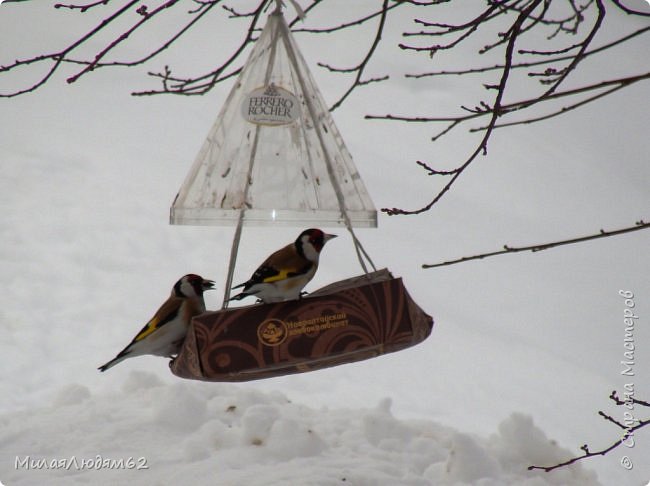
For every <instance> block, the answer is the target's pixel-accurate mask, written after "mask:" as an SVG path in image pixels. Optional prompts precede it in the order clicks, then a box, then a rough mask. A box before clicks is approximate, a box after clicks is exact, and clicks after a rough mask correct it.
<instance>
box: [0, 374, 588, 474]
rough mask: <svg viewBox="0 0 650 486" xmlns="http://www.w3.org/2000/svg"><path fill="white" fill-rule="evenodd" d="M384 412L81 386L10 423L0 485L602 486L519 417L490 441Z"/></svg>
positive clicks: (179, 387)
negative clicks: (555, 466)
mask: <svg viewBox="0 0 650 486" xmlns="http://www.w3.org/2000/svg"><path fill="white" fill-rule="evenodd" d="M390 409H391V402H390V400H389V399H385V400H382V401H381V402H380V403H379V404H378V406H377V407H376V408H374V409H358V410H352V409H337V410H332V409H325V408H324V409H320V410H315V409H313V408H309V407H306V406H303V405H300V404H297V403H292V402H291V401H290V400H289V399H288V398H287V397H286V396H284V395H283V394H280V393H262V392H260V391H256V390H254V389H252V388H249V387H242V386H239V385H233V384H208V383H200V382H189V381H188V382H183V381H180V382H176V383H173V384H165V383H162V382H161V381H160V380H159V379H158V378H156V376H154V375H152V374H149V373H144V372H132V373H131V374H130V375H129V377H128V379H127V380H126V381H125V383H124V385H123V386H122V388H121V390H116V391H115V392H114V393H111V394H92V393H91V391H89V390H88V388H86V387H85V386H82V385H77V384H71V385H67V386H65V387H63V388H62V389H60V390H59V391H58V393H57V394H56V396H55V397H54V399H53V400H52V402H51V404H50V405H49V406H46V407H42V408H38V409H32V410H27V411H20V412H11V413H6V414H4V415H0V430H1V431H2V432H1V433H0V481H2V482H3V483H4V484H8V485H12V486H14V485H21V484H22V485H25V484H54V485H56V484H66V485H67V484H99V485H101V484H106V485H110V484H147V485H157V484H160V485H164V484H192V483H195V484H216V485H244V484H245V485H276V484H278V485H283V484H301V485H334V484H337V485H340V484H351V485H355V486H357V485H361V486H363V485H367V486H371V485H372V486H374V485H390V486H393V485H397V484H399V485H414V486H416V485H417V486H419V485H430V484H436V485H462V484H475V485H480V486H496V485H503V484H520V485H529V486H542V485H584V484H589V485H594V484H598V481H597V478H596V475H595V474H594V473H592V472H589V471H587V470H586V469H585V468H583V467H582V466H581V465H580V464H576V465H574V466H571V467H568V468H563V469H560V470H557V471H554V472H551V473H544V472H540V471H528V470H527V467H528V466H529V465H531V464H552V463H555V462H557V461H560V460H562V459H565V458H567V457H569V456H570V455H571V453H570V452H569V451H567V450H564V449H561V448H559V447H558V446H557V445H555V444H554V443H553V442H552V441H551V440H549V439H548V438H547V437H546V436H545V434H544V433H543V432H542V431H541V430H539V429H538V428H536V427H535V425H534V424H533V420H532V419H531V418H530V417H528V416H524V415H520V414H513V415H512V416H510V417H509V418H508V419H506V420H504V421H503V422H502V423H501V424H500V426H499V428H498V430H497V432H496V433H494V434H493V435H492V436H490V437H488V438H482V437H478V436H473V435H469V434H466V433H462V432H460V431H457V430H454V429H452V428H449V427H445V426H441V425H438V424H436V423H434V422H431V421H423V420H417V421H416V420H410V421H406V420H400V419H398V418H396V417H394V416H393V415H392V414H391V410H390Z"/></svg>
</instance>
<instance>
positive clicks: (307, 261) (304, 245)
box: [230, 228, 336, 304]
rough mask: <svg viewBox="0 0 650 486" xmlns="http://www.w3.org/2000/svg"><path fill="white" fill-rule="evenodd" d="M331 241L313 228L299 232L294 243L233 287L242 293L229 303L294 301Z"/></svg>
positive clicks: (272, 256) (312, 274)
mask: <svg viewBox="0 0 650 486" xmlns="http://www.w3.org/2000/svg"><path fill="white" fill-rule="evenodd" d="M332 238H336V235H328V234H326V233H323V232H322V231H321V230H319V229H316V228H310V229H307V230H305V231H303V232H302V233H300V236H298V238H297V239H296V241H294V242H293V243H290V244H288V245H287V246H285V247H284V248H281V249H280V250H278V251H276V252H275V253H273V254H272V255H271V256H270V257H268V258H267V259H266V260H265V261H264V263H262V264H261V265H260V266H259V267H258V268H257V270H255V273H253V276H252V277H251V278H250V279H249V280H248V281H247V282H244V283H243V284H240V285H237V286H235V287H233V289H238V288H241V287H243V288H244V289H243V290H242V292H241V293H240V294H237V295H235V296H234V297H231V298H230V300H241V299H243V298H244V297H248V296H249V295H253V296H255V297H257V298H258V299H259V300H261V301H262V302H264V303H266V304H268V303H271V302H281V301H283V300H294V299H298V298H299V297H300V295H301V292H302V289H303V288H305V285H307V284H308V283H309V281H310V280H311V279H312V278H313V277H314V274H315V273H316V270H317V269H318V257H319V256H320V252H321V250H322V249H323V246H325V243H327V242H328V241H329V240H331V239H332Z"/></svg>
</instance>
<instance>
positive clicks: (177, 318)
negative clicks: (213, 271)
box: [98, 273, 214, 371]
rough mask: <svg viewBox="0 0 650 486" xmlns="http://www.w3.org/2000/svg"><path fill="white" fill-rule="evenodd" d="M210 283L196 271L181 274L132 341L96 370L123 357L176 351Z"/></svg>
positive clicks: (101, 369) (104, 369) (201, 306)
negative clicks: (168, 293)
mask: <svg viewBox="0 0 650 486" xmlns="http://www.w3.org/2000/svg"><path fill="white" fill-rule="evenodd" d="M213 287H214V282H213V281H212V280H205V279H204V278H202V277H199V276H198V275H194V274H191V273H190V274H188V275H185V276H184V277H182V278H181V279H180V280H179V281H178V282H176V284H175V285H174V288H173V289H172V293H171V295H170V296H169V298H168V299H167V300H166V301H165V303H164V304H163V305H162V306H160V309H158V311H156V313H155V314H154V316H153V317H152V318H151V320H150V321H149V322H147V324H146V325H145V326H144V327H143V328H142V330H141V331H140V332H139V333H138V335H137V336H136V337H134V338H133V341H131V343H130V344H129V345H128V346H127V347H126V348H124V349H123V350H122V351H120V352H119V353H118V355H117V356H115V358H113V359H112V360H110V361H109V362H108V363H106V364H105V365H102V366H100V367H99V368H98V370H99V371H106V370H107V369H109V368H111V367H113V366H115V365H116V364H117V363H119V362H120V361H122V360H125V359H126V358H132V357H134V356H141V355H143V354H153V355H155V356H166V357H170V356H173V355H175V354H177V353H178V351H179V348H180V345H181V344H182V343H183V339H184V338H185V334H186V333H187V328H188V326H189V324H190V321H191V320H192V317H194V316H196V315H198V314H201V313H203V312H205V302H204V301H203V291H205V290H209V289H212V288H213Z"/></svg>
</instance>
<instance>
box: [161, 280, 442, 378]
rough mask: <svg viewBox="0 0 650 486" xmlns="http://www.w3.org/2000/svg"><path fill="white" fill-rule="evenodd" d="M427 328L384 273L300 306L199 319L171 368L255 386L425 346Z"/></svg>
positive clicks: (335, 287)
mask: <svg viewBox="0 0 650 486" xmlns="http://www.w3.org/2000/svg"><path fill="white" fill-rule="evenodd" d="M432 328H433V319H432V318H431V317H430V316H429V315H427V314H426V313H425V312H424V311H423V310H422V309H421V308H420V307H418V305H417V304H416V303H415V302H413V300H412V299H411V297H410V296H409V294H408V292H407V291H406V289H405V288H404V285H403V283H402V279H401V278H393V276H392V275H391V274H390V272H389V271H388V270H386V269H383V270H379V271H377V272H374V273H370V274H368V275H362V276H359V277H353V278H350V279H347V280H342V281H340V282H336V283H334V284H331V285H328V286H327V287H323V288H322V289H319V290H318V291H316V292H313V293H311V294H309V296H307V297H304V298H302V299H300V300H294V301H287V302H280V303H277V304H255V305H250V306H246V307H236V308H232V309H225V310H221V311H216V312H206V313H204V314H201V315H199V316H196V317H194V319H192V323H191V325H190V328H189V331H188V333H187V336H186V338H185V341H184V343H183V345H182V347H181V350H180V352H179V354H178V356H177V357H176V358H175V359H174V360H173V361H171V362H170V365H169V366H170V368H171V371H172V373H174V374H175V375H176V376H179V377H181V378H189V379H194V380H204V381H248V380H257V379H260V378H270V377H273V376H281V375H286V374H290V373H302V372H305V371H313V370H317V369H321V368H327V367H330V366H336V365H340V364H345V363H351V362H353V361H359V360H363V359H368V358H373V357H375V356H379V355H381V354H384V353H391V352H394V351H399V350H400V349H404V348H407V347H409V346H413V345H415V344H417V343H419V342H421V341H423V340H424V339H426V338H427V336H429V334H430V333H431V329H432Z"/></svg>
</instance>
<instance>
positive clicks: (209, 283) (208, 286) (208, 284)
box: [202, 279, 214, 290]
mask: <svg viewBox="0 0 650 486" xmlns="http://www.w3.org/2000/svg"><path fill="white" fill-rule="evenodd" d="M202 287H203V290H213V289H214V280H205V279H204V280H203V283H202Z"/></svg>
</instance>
